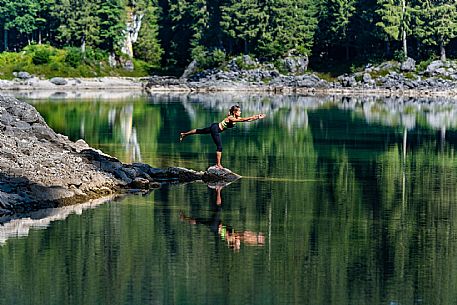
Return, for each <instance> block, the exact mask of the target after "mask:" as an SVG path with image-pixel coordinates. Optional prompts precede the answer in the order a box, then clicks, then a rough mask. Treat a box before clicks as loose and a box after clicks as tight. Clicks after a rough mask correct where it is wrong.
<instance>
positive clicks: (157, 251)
mask: <svg viewBox="0 0 457 305" xmlns="http://www.w3.org/2000/svg"><path fill="white" fill-rule="evenodd" d="M31 103H32V104H33V105H34V106H35V107H36V108H37V109H38V110H39V111H40V113H41V114H42V115H43V117H44V118H45V119H46V121H47V122H48V124H49V125H50V126H51V127H52V128H54V130H56V131H57V132H59V133H62V134H65V135H68V136H69V137H70V139H72V140H78V139H80V138H83V139H84V140H85V141H86V142H88V143H89V144H90V145H91V146H94V147H96V148H99V149H101V150H103V151H104V152H106V153H108V154H111V155H113V156H116V157H117V158H119V159H121V160H122V161H124V162H146V163H149V164H150V165H152V166H153V167H168V166H182V167H187V168H192V169H196V170H204V169H205V168H206V167H208V166H210V165H213V164H214V151H215V146H214V144H213V143H212V140H211V137H210V136H208V135H201V136H193V137H188V138H186V139H185V141H184V142H183V143H179V142H178V135H179V131H182V130H188V129H192V128H200V127H206V126H207V125H209V124H210V123H212V122H215V121H220V120H221V119H222V118H223V117H224V115H225V113H226V112H227V111H228V108H229V107H230V106H231V105H232V104H235V103H238V104H240V105H241V107H242V111H243V114H244V115H251V114H255V113H259V112H263V113H266V114H267V118H266V119H265V120H262V121H256V122H252V123H244V124H242V123H240V124H237V127H236V128H235V129H234V130H230V131H228V132H224V133H223V134H222V141H223V146H224V152H223V165H224V166H225V167H228V168H230V169H231V170H233V171H234V172H237V173H239V174H241V175H242V176H243V178H242V179H240V180H238V181H236V182H234V183H232V184H230V185H227V186H225V187H224V188H222V189H215V188H210V187H208V186H206V185H205V184H203V183H198V182H196V183H189V184H181V185H164V186H163V187H162V188H161V189H159V190H155V191H153V192H151V193H149V194H146V195H131V196H126V197H124V198H121V199H118V200H114V201H110V202H107V203H105V204H101V205H97V206H94V207H93V208H87V209H86V208H84V209H81V210H79V211H72V212H71V213H67V214H68V215H66V216H65V217H66V218H65V217H62V218H65V219H64V220H58V221H53V222H46V221H44V225H41V226H40V225H39V224H38V225H34V226H33V227H37V226H38V227H41V229H39V228H33V227H32V229H30V230H28V229H27V230H26V233H25V234H19V233H18V234H16V236H14V237H12V236H13V235H14V234H12V235H10V236H4V238H3V239H2V246H0V263H1V272H0V287H1V292H0V304H56V305H57V304H59V305H61V304H85V305H90V304H323V305H324V304H325V305H329V304H348V305H349V304H387V305H394V304H395V305H396V304H456V303H457V289H455V288H456V287H457V188H456V182H457V158H456V146H457V126H456V125H457V103H455V104H454V102H452V101H433V102H432V103H431V102H430V100H421V101H411V100H395V99H392V100H390V99H389V100H388V99H377V98H352V99H351V98H341V97H296V96H281V97H278V96H276V97H275V96H256V95H222V94H214V95H155V96H152V97H135V98H132V99H124V100H117V101H112V100H55V99H49V100H41V101H31ZM218 195H219V196H218ZM32 218H33V217H32ZM29 220H30V219H29ZM42 222H43V220H42ZM17 226H18V227H19V228H21V227H22V228H24V226H25V225H24V224H21V223H20V222H19V223H18V225H17ZM0 229H1V227H0ZM1 234H2V233H1V230H0V235H1ZM4 235H5V234H4ZM17 235H23V236H21V237H18V236H17Z"/></svg>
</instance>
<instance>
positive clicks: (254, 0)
mask: <svg viewBox="0 0 457 305" xmlns="http://www.w3.org/2000/svg"><path fill="white" fill-rule="evenodd" d="M259 2H260V1H258V0H229V1H227V3H225V4H224V5H222V7H221V12H222V17H221V22H220V24H221V27H222V29H223V31H224V33H225V34H226V35H227V36H228V37H229V52H232V51H233V45H234V44H236V43H237V42H238V40H241V41H242V43H243V50H244V53H245V54H247V53H249V51H250V50H252V49H254V48H253V47H254V45H255V43H256V39H257V38H258V36H259V34H260V33H261V32H264V31H265V29H266V26H267V14H266V12H265V10H264V9H263V8H262V6H261V5H260V3H259ZM251 44H253V47H250V45H251Z"/></svg>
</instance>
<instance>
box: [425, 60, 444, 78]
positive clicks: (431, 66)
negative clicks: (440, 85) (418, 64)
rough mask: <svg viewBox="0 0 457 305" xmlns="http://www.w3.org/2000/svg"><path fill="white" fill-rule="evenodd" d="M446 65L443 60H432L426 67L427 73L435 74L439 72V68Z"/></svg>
mask: <svg viewBox="0 0 457 305" xmlns="http://www.w3.org/2000/svg"><path fill="white" fill-rule="evenodd" d="M443 67H444V62H443V61H441V60H435V61H432V62H431V63H430V64H429V65H428V66H427V69H425V74H427V75H434V74H436V73H437V70H438V69H440V68H443Z"/></svg>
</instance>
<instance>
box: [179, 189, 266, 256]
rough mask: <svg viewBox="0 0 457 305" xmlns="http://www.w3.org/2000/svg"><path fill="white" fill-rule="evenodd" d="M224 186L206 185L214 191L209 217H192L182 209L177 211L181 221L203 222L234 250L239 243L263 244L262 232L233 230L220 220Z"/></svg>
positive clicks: (237, 247) (238, 246) (239, 245)
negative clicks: (214, 197)
mask: <svg viewBox="0 0 457 305" xmlns="http://www.w3.org/2000/svg"><path fill="white" fill-rule="evenodd" d="M225 186H226V184H225V185H223V184H216V185H208V187H209V188H212V189H214V190H215V191H216V201H215V202H211V211H212V215H211V218H209V219H205V218H192V217H189V216H186V215H185V214H184V213H183V212H182V211H180V212H179V218H180V219H181V221H186V222H188V223H190V224H194V225H195V224H204V225H207V226H209V227H210V229H211V231H212V232H214V233H215V234H217V235H218V236H219V237H220V238H221V239H222V240H225V241H226V242H227V244H228V246H229V247H230V248H232V249H234V250H239V249H240V247H241V243H244V244H247V245H255V246H263V244H264V243H265V236H264V235H263V233H262V232H258V233H256V232H253V231H249V230H245V231H242V232H237V231H235V229H234V228H232V227H231V226H228V225H225V224H223V223H222V220H221V211H222V196H221V190H222V189H223V188H224V187H225Z"/></svg>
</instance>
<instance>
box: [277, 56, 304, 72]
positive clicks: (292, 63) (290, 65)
mask: <svg viewBox="0 0 457 305" xmlns="http://www.w3.org/2000/svg"><path fill="white" fill-rule="evenodd" d="M282 64H283V65H284V68H285V69H286V70H287V72H289V73H292V74H303V73H305V72H306V70H308V64H309V59H308V56H288V57H286V58H284V59H282Z"/></svg>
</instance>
